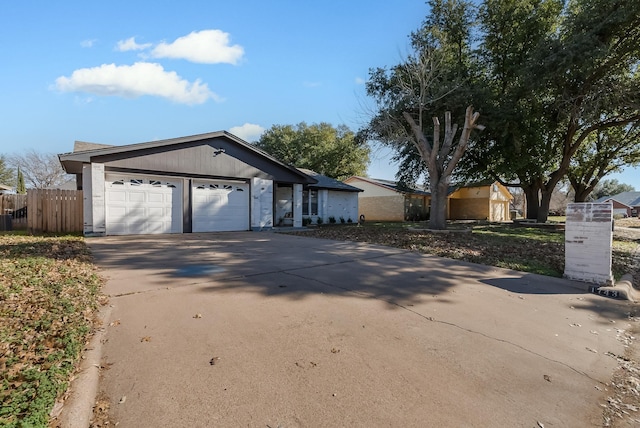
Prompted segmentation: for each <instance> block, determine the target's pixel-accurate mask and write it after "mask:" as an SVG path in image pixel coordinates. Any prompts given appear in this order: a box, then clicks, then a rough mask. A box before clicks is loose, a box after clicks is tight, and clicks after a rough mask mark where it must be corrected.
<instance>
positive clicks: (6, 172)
mask: <svg viewBox="0 0 640 428" xmlns="http://www.w3.org/2000/svg"><path fill="white" fill-rule="evenodd" d="M0 184H4V185H5V186H13V185H14V184H15V176H14V174H13V171H12V170H11V168H10V167H9V165H8V163H7V160H6V159H5V157H4V156H3V155H0Z"/></svg>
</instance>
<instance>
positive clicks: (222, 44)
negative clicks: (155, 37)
mask: <svg viewBox="0 0 640 428" xmlns="http://www.w3.org/2000/svg"><path fill="white" fill-rule="evenodd" d="M229 41H230V40H229V33H225V32H224V31H220V30H203V31H194V32H192V33H191V34H188V35H186V36H183V37H179V38H177V39H176V40H175V41H174V42H173V43H164V42H163V43H160V44H158V45H157V46H156V47H155V48H154V49H153V50H152V51H151V56H152V57H154V58H176V59H186V60H188V61H191V62H198V63H204V64H217V63H228V64H234V65H235V64H237V63H238V61H240V59H242V56H243V55H244V48H243V47H242V46H240V45H233V46H230V45H229Z"/></svg>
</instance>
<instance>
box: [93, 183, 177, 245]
mask: <svg viewBox="0 0 640 428" xmlns="http://www.w3.org/2000/svg"><path fill="white" fill-rule="evenodd" d="M176 184H178V183H174V182H171V181H167V180H166V179H157V178H149V177H135V178H133V177H123V176H119V175H115V174H113V175H112V174H107V177H106V180H105V194H106V195H105V196H106V198H105V199H106V200H107V207H106V214H107V218H106V220H107V234H108V235H131V234H151V233H180V232H182V195H181V190H180V189H181V186H177V185H176Z"/></svg>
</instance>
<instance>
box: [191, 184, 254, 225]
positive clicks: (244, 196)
mask: <svg viewBox="0 0 640 428" xmlns="http://www.w3.org/2000/svg"><path fill="white" fill-rule="evenodd" d="M192 216H193V231H194V232H223V231H236V230H248V229H249V185H248V184H246V183H233V182H224V181H196V182H194V185H193V213H192Z"/></svg>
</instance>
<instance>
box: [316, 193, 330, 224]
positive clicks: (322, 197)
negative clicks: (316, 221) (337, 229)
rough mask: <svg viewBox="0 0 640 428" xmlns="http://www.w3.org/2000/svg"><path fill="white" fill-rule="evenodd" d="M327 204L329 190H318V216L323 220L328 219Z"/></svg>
mask: <svg viewBox="0 0 640 428" xmlns="http://www.w3.org/2000/svg"><path fill="white" fill-rule="evenodd" d="M328 205H329V191H328V190H327V189H321V190H318V217H320V218H321V219H322V220H323V221H325V222H327V221H328V220H329V218H328V216H327V210H328V208H329V207H328Z"/></svg>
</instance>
